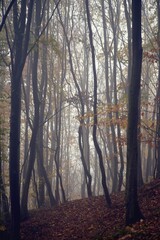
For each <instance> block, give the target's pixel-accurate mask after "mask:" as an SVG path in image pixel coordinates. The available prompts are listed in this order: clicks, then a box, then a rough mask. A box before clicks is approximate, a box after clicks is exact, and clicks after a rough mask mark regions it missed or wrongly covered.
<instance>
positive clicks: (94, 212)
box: [21, 180, 160, 240]
mask: <svg viewBox="0 0 160 240" xmlns="http://www.w3.org/2000/svg"><path fill="white" fill-rule="evenodd" d="M139 201H140V206H141V209H142V212H143V214H144V216H145V220H142V221H140V222H138V223H136V224H134V225H132V226H129V227H125V225H124V224H125V220H124V217H125V206H124V193H123V192H121V193H119V194H117V195H112V202H113V206H112V208H110V209H108V208H107V206H106V203H105V200H104V197H103V196H99V197H92V198H91V199H82V200H76V201H72V202H68V203H66V204H62V205H61V206H58V207H56V208H54V209H43V210H35V211H32V212H31V218H30V219H29V220H27V221H25V222H23V223H22V224H21V239H22V240H39V239H41V240H48V239H49V240H72V239H82V240H87V239H88V240H89V239H93V240H96V239H97V240H98V239H104V240H105V239H107V240H109V239H119V240H120V239H121V240H122V239H125V240H126V239H144V240H146V239H153V240H158V239H160V180H156V181H153V182H152V183H150V184H147V185H145V186H144V187H143V188H142V189H141V190H140V192H139Z"/></svg>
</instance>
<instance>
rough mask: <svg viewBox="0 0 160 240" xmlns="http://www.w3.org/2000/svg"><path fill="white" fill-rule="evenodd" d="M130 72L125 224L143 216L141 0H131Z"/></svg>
mask: <svg viewBox="0 0 160 240" xmlns="http://www.w3.org/2000/svg"><path fill="white" fill-rule="evenodd" d="M132 52H133V60H132V72H131V80H130V86H129V96H128V101H129V103H128V128H127V173H126V225H129V224H133V223H135V222H136V221H138V220H140V219H142V218H143V215H142V213H141V211H140V208H139V204H138V196H137V169H138V120H139V109H138V106H139V93H140V82H141V66H142V39H141V1H139V0H132Z"/></svg>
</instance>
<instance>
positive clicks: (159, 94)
mask: <svg viewBox="0 0 160 240" xmlns="http://www.w3.org/2000/svg"><path fill="white" fill-rule="evenodd" d="M157 15H158V34H157V35H158V36H157V41H158V56H160V1H159V0H157ZM156 134H157V149H156V151H157V166H156V178H160V60H159V61H158V90H157V132H156Z"/></svg>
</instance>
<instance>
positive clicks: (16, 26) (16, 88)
mask: <svg viewBox="0 0 160 240" xmlns="http://www.w3.org/2000/svg"><path fill="white" fill-rule="evenodd" d="M33 5H34V0H31V1H30V2H29V4H28V1H26V0H24V1H21V5H20V6H19V3H18V1H15V2H14V4H13V30H14V39H13V41H12V40H11V41H10V42H8V43H9V46H10V54H11V63H12V73H11V117H10V156H9V157H10V166H9V167H10V170H9V172H10V198H11V237H12V239H15V240H18V239H20V186H19V163H20V117H21V78H22V71H23V67H24V64H25V60H26V57H27V50H28V43H29V37H30V25H31V19H32V10H33ZM8 41H9V39H8ZM12 42H14V48H12V47H13V46H12Z"/></svg>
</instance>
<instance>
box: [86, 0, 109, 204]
mask: <svg viewBox="0 0 160 240" xmlns="http://www.w3.org/2000/svg"><path fill="white" fill-rule="evenodd" d="M86 13H87V21H88V28H89V39H90V46H91V53H92V64H93V75H94V109H93V110H94V125H93V141H94V145H95V148H96V151H97V154H98V157H99V165H100V169H101V174H102V186H103V190H104V195H105V199H106V202H107V205H108V207H110V206H111V199H110V196H109V192H108V188H107V184H106V173H105V168H104V164H103V157H102V151H101V149H100V147H99V144H98V141H97V123H98V120H97V73H96V64H95V53H94V45H93V37H92V28H91V21H90V10H89V2H88V0H86Z"/></svg>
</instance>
